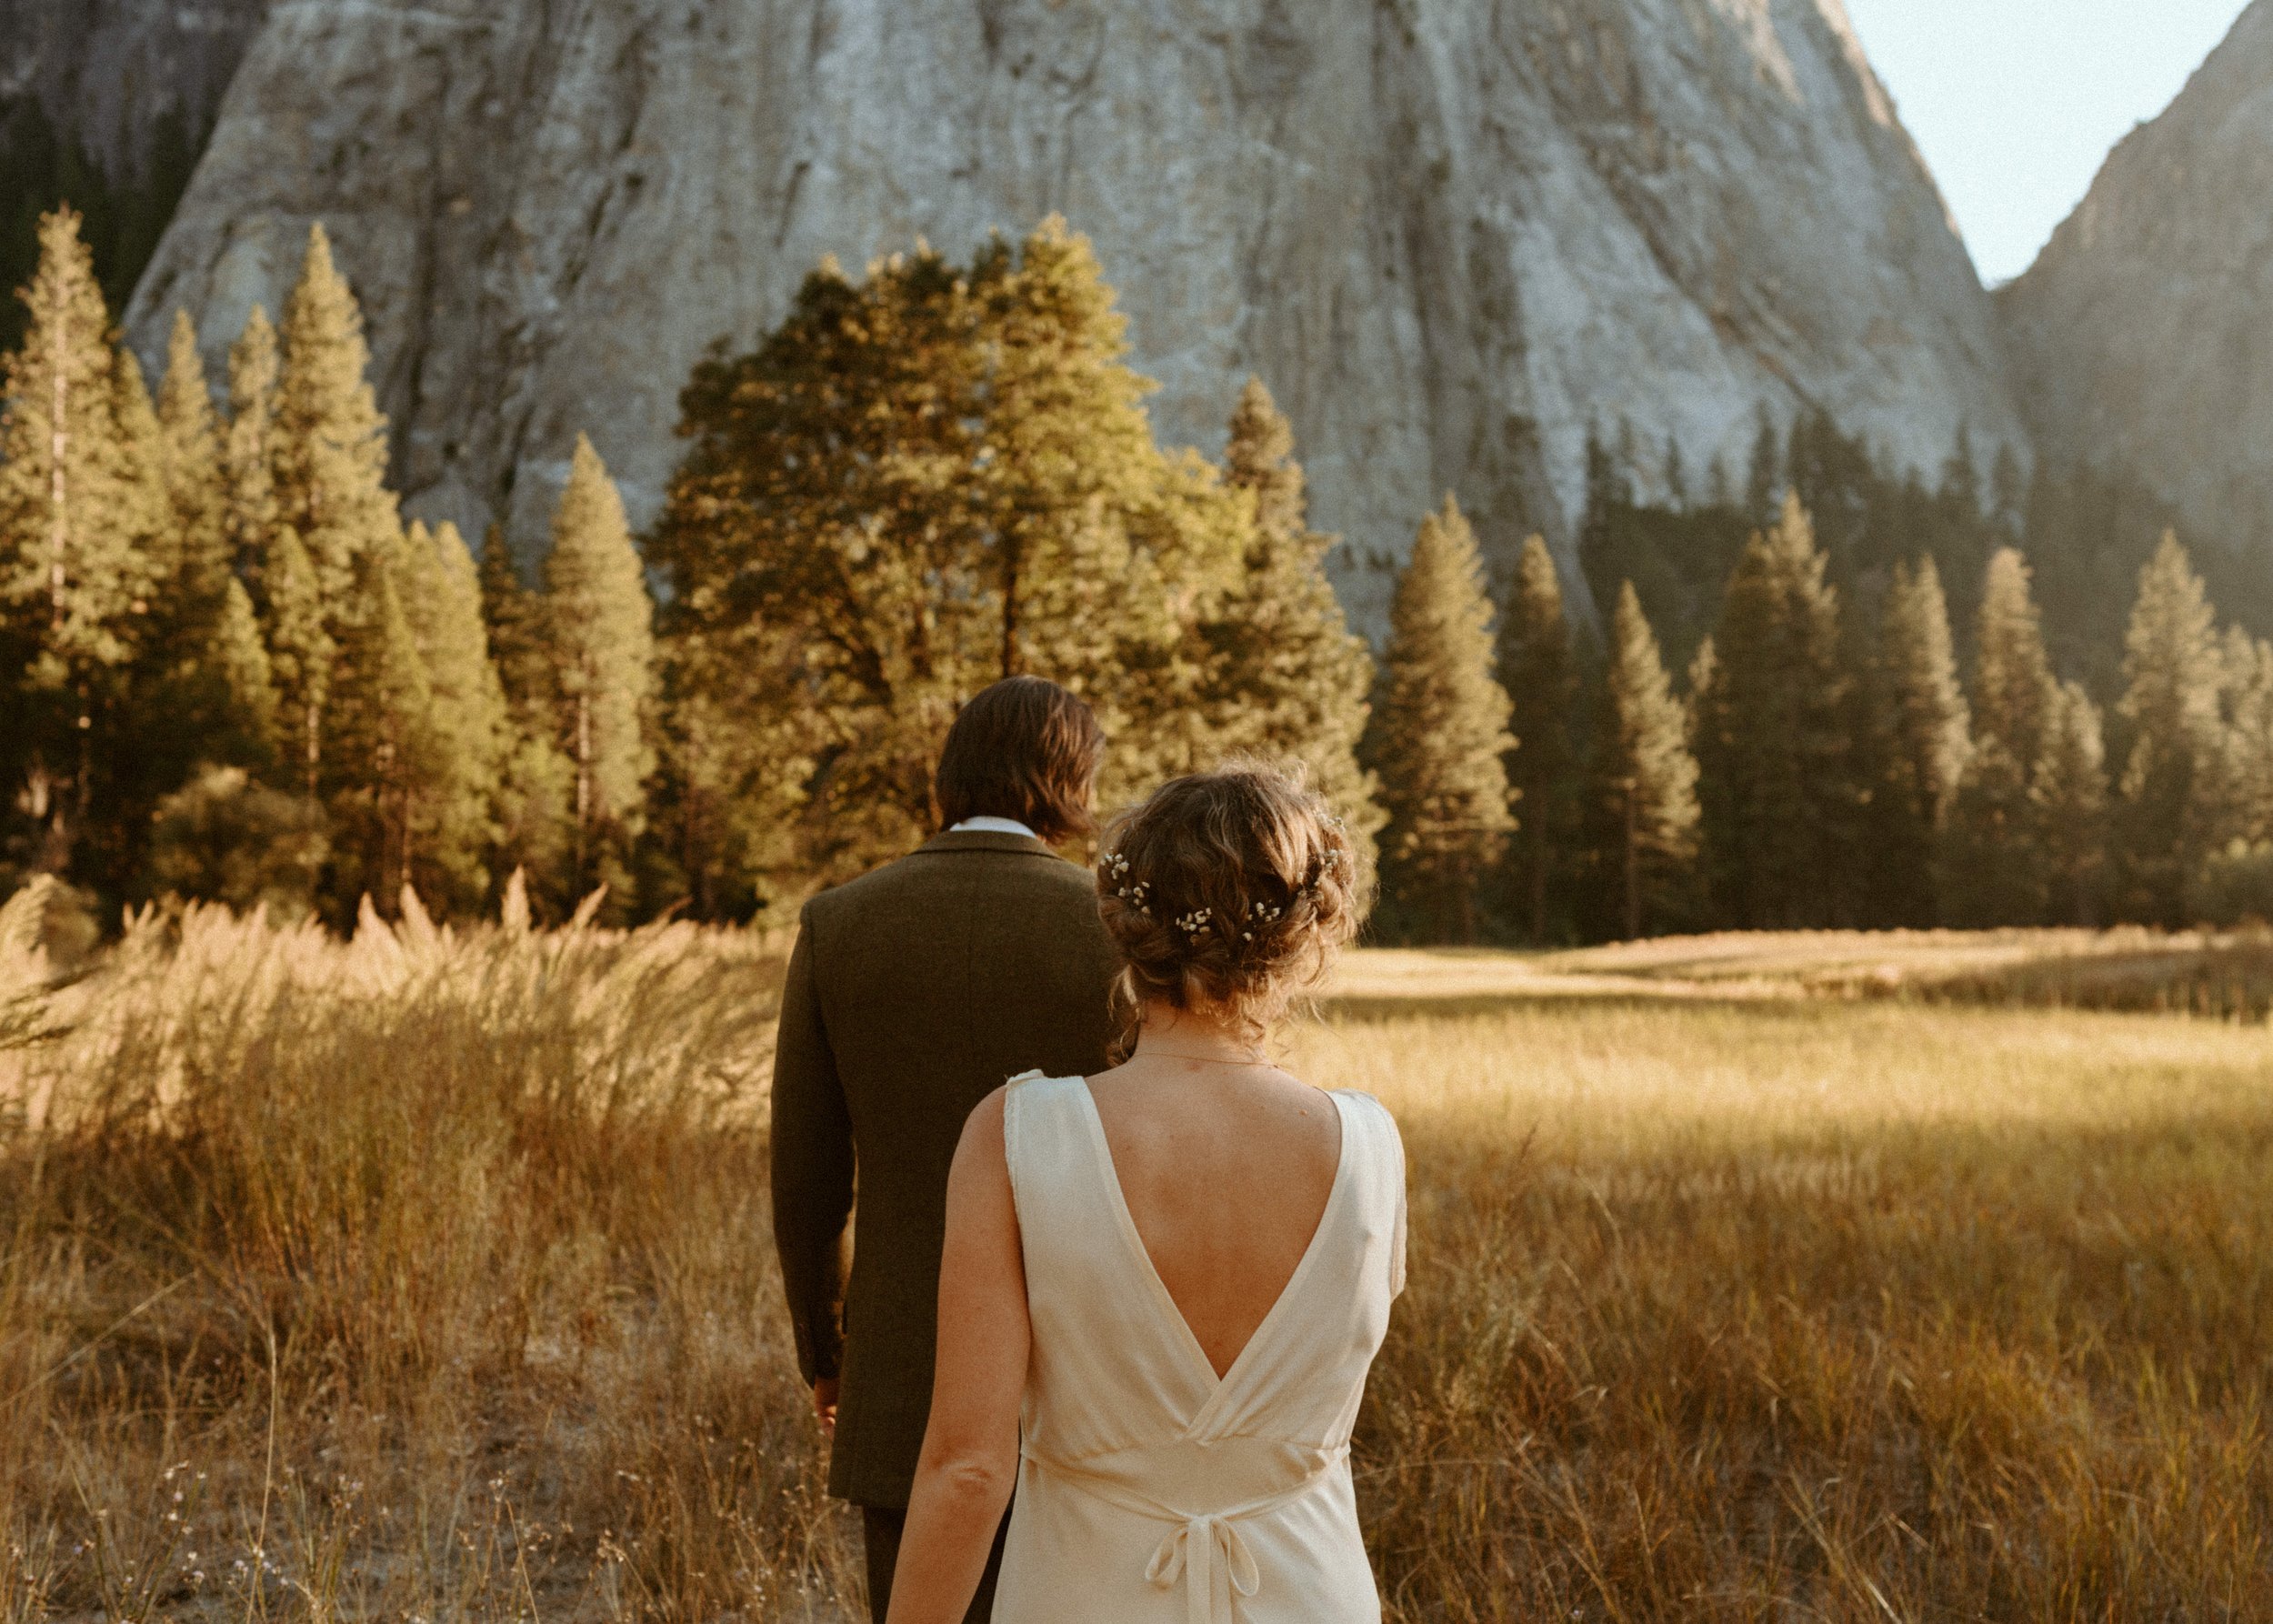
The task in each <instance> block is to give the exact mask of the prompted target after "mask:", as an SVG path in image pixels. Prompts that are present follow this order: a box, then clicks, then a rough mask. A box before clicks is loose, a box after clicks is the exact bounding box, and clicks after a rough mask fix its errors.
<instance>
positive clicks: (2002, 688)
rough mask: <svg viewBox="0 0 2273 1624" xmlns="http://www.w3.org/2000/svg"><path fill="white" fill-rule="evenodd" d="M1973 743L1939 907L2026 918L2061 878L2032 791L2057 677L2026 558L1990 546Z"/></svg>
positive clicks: (1952, 821) (1971, 921)
mask: <svg viewBox="0 0 2273 1624" xmlns="http://www.w3.org/2000/svg"><path fill="white" fill-rule="evenodd" d="M1974 643H1975V652H1974V664H1973V704H1972V709H1973V751H1972V754H1971V756H1970V757H1968V760H1967V763H1966V767H1965V771H1964V773H1963V774H1962V775H1961V776H1960V777H1959V780H1958V798H1957V801H1956V803H1955V805H1954V807H1952V809H1951V813H1950V818H1949V827H1948V833H1947V836H1946V837H1945V840H1944V843H1943V860H1942V866H1941V876H1942V877H1941V889H1942V913H1943V916H1944V917H1945V918H1947V919H1948V920H1949V921H1950V922H1951V923H1953V924H1959V925H2028V924H2034V923H2035V922H2036V921H2037V920H2038V917H2041V916H2042V915H2043V913H2044V911H2045V908H2046V907H2047V906H2048V898H2049V897H2050V894H2051V890H2052V887H2053V883H2054V878H2055V877H2054V876H2053V874H2052V873H2051V872H2050V870H2049V869H2048V867H2047V852H2046V847H2045V844H2044V840H2043V830H2042V829H2041V828H2040V827H2039V826H2038V821H2037V813H2038V798H2037V797H2036V796H2035V795H2034V793H2033V777H2034V773H2035V770H2036V767H2037V764H2038V762H2039V761H2041V760H2042V759H2043V758H2044V755H2045V739H2046V728H2047V727H2048V721H2049V718H2050V717H2051V714H2052V707H2053V706H2054V704H2055V703H2056V701H2057V699H2058V693H2059V684H2058V681H2057V680H2056V679H2055V678H2054V677H2053V675H2052V662H2051V659H2050V657H2048V655H2047V654H2046V652H2045V646H2044V627H2043V620H2042V617H2041V616H2039V614H2038V610H2037V604H2036V597H2035V594H2034V592H2033V590H2032V588H2031V586H2030V571H2029V568H2028V562H2027V560H2025V559H2024V558H2022V557H2021V556H2020V554H2019V553H2018V552H2017V551H2015V550H2014V549H2013V548H2011V547H2002V548H1999V549H1998V551H1997V552H1996V553H1994V554H1993V555H1991V556H1990V558H1989V562H1988V570H1987V572H1986V574H1985V576H1984V577H1983V584H1982V589H1981V608H1980V614H1979V619H1978V630H1977V632H1976V634H1975V638H1974Z"/></svg>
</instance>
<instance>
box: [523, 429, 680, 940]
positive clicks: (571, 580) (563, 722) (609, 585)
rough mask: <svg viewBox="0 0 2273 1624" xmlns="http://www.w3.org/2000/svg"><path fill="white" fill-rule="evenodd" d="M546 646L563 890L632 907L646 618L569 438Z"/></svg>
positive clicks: (648, 635) (651, 631) (556, 518)
mask: <svg viewBox="0 0 2273 1624" xmlns="http://www.w3.org/2000/svg"><path fill="white" fill-rule="evenodd" d="M545 586H546V593H545V601H544V637H545V642H546V656H547V664H548V666H549V667H550V670H549V673H548V675H549V687H550V690H551V695H552V698H553V701H554V704H555V706H556V710H555V713H554V727H553V743H554V746H555V747H556V748H557V749H558V750H559V751H560V752H561V754H562V755H563V756H565V757H566V759H567V761H568V764H569V767H570V769H571V777H570V785H569V789H570V797H571V800H570V805H569V807H568V812H569V818H570V827H571V829H572V831H573V835H572V844H573V853H572V866H571V879H572V883H573V886H574V887H575V889H576V891H577V893H578V894H579V895H581V894H583V893H584V892H586V891H588V890H589V889H591V888H592V887H594V886H596V885H600V884H606V885H607V886H608V887H610V889H611V892H612V894H614V895H615V896H616V897H621V898H623V899H624V900H625V901H626V902H628V901H629V900H630V897H629V889H630V881H629V873H628V870H627V869H626V867H625V858H626V854H627V853H628V851H629V849H630V844H631V841H632V838H633V837H635V836H636V834H637V833H638V832H639V829H640V827H641V823H642V814H643V810H644V806H645V795H646V779H647V775H648V774H649V773H650V772H652V771H653V770H654V768H655V750H654V747H653V746H652V744H651V743H650V742H649V738H648V733H647V718H648V713H649V707H650V704H651V702H652V699H653V696H654V689H655V660H656V649H655V626H654V618H655V608H654V605H653V603H652V602H651V601H650V600H649V598H648V596H647V583H646V570H645V567H644V566H642V565H641V563H640V561H639V553H638V550H637V549H636V547H634V546H633V545H632V539H631V526H630V524H629V523H628V522H627V521H626V518H625V516H624V502H623V498H622V496H620V495H619V494H618V493H617V491H616V485H615V482H614V481H613V480H611V479H609V478H608V476H607V469H606V466H605V465H604V464H603V463H602V462H601V460H600V456H599V453H598V452H596V451H595V450H594V449H593V448H592V442H591V441H590V440H589V439H587V438H586V437H585V436H582V435H578V436H576V453H575V456H574V457H573V459H572V460H571V462H570V464H569V469H568V482H567V484H566V486H565V487H564V488H563V489H562V491H561V496H560V503H559V505H558V506H557V507H556V508H555V509H554V513H553V545H552V550H551V552H550V553H548V554H547V555H546V559H545Z"/></svg>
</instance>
